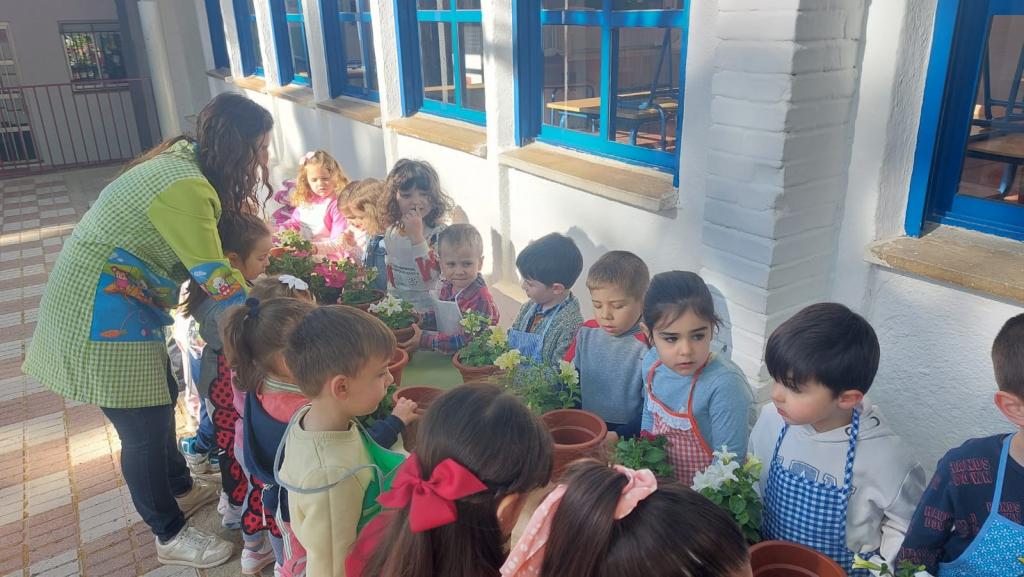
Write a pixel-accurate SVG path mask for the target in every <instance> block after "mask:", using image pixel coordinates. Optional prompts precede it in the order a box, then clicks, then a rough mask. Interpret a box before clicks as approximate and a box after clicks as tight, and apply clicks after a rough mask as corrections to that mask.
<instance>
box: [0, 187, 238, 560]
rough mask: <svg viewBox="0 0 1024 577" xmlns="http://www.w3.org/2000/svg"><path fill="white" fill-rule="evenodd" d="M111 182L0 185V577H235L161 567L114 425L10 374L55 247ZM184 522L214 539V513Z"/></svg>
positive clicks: (57, 249) (32, 321)
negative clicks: (132, 493)
mask: <svg viewBox="0 0 1024 577" xmlns="http://www.w3.org/2000/svg"><path fill="white" fill-rule="evenodd" d="M114 174H115V171H114V170H112V169H92V170H83V171H76V172H66V173H60V174H52V175H42V176H36V177H32V178H22V179H16V180H0V576H2V577H13V576H19V577H28V576H33V577H36V576H38V577H43V576H45V577H66V576H71V575H85V576H88V577H94V576H95V577H99V576H114V575H125V576H137V575H147V576H160V577H171V576H186V575H187V576H197V575H208V576H211V577H213V576H219V575H237V574H239V566H238V561H237V560H232V561H229V562H228V563H227V564H226V565H224V566H222V567H220V568H218V569H214V570H210V571H196V570H194V569H188V568H183V567H169V566H168V567H163V566H161V565H160V564H159V563H158V562H157V560H156V550H155V548H154V546H153V536H152V534H151V533H150V532H149V528H148V527H146V525H144V524H143V523H141V522H140V519H139V516H138V514H137V513H136V512H135V508H134V507H133V506H132V502H131V498H130V497H129V495H128V490H127V487H126V486H125V485H124V481H123V479H122V478H121V474H120V463H119V461H118V458H119V455H120V441H119V440H118V438H117V434H116V433H115V431H114V428H113V426H112V425H110V423H109V422H107V421H106V419H104V417H103V414H102V413H101V412H100V410H99V409H98V408H96V407H93V406H89V405H81V404H78V403H73V402H68V401H64V400H63V399H62V398H61V397H59V396H57V395H55V394H53V393H51V392H50V391H49V390H47V389H46V388H45V387H43V386H41V385H40V384H39V383H36V382H35V381H33V380H32V379H31V378H29V377H26V376H24V375H22V374H21V371H20V367H21V363H22V360H23V359H24V352H25V345H26V344H27V343H28V342H29V341H30V340H31V338H32V331H33V329H34V327H35V319H36V313H37V311H38V306H39V299H40V297H41V296H42V293H43V289H44V288H45V285H46V279H47V273H48V272H49V270H50V269H51V268H52V267H53V263H54V262H55V261H56V258H57V255H58V254H59V252H60V248H61V244H62V242H63V239H64V238H66V237H67V236H68V235H69V234H70V233H71V230H72V229H73V228H74V225H75V223H76V222H77V221H78V219H79V218H80V217H81V216H82V214H84V212H85V211H86V210H87V209H88V206H89V204H90V203H91V202H92V200H93V199H95V197H96V195H97V194H98V193H99V191H100V189H101V188H102V187H103V185H104V184H105V183H106V182H107V181H108V180H109V179H110V178H112V177H113V175H114ZM179 422H180V423H182V424H183V423H184V422H185V421H184V419H179ZM193 519H194V521H193V522H195V523H196V524H197V525H199V526H202V527H204V528H207V529H216V530H218V531H222V530H221V529H220V525H219V517H218V516H217V514H216V510H215V506H213V505H211V506H209V507H207V508H206V509H205V510H203V511H201V512H200V513H199V514H197V516H196V517H194V518H193ZM223 534H224V536H225V537H233V538H235V539H237V535H231V534H230V533H227V532H223Z"/></svg>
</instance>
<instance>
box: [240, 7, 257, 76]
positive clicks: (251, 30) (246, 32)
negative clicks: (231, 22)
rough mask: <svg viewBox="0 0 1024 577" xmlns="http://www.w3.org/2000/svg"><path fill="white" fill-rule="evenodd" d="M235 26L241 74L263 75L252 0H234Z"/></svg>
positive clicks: (254, 8)
mask: <svg viewBox="0 0 1024 577" xmlns="http://www.w3.org/2000/svg"><path fill="white" fill-rule="evenodd" d="M234 6H235V27H236V28H237V30H238V52H239V55H240V56H241V59H242V74H243V75H245V76H253V75H255V76H263V53H262V51H261V50H260V35H259V26H258V24H257V23H256V6H255V5H254V4H253V0H234Z"/></svg>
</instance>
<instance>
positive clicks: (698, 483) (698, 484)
mask: <svg viewBox="0 0 1024 577" xmlns="http://www.w3.org/2000/svg"><path fill="white" fill-rule="evenodd" d="M719 486H721V483H716V482H715V480H714V479H712V477H711V475H709V474H708V472H707V471H701V472H700V473H697V474H696V475H694V476H693V490H694V491H697V492H700V491H702V490H704V489H713V490H718V487H719Z"/></svg>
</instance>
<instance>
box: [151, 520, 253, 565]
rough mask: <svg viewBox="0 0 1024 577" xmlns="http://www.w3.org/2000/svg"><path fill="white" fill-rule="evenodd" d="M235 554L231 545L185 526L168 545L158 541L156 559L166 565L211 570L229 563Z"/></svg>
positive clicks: (199, 530)
mask: <svg viewBox="0 0 1024 577" xmlns="http://www.w3.org/2000/svg"><path fill="white" fill-rule="evenodd" d="M233 553H234V546H233V545H232V544H231V543H229V542H227V541H225V540H224V539H221V538H220V537H218V536H216V535H214V534H212V533H207V532H206V531H203V530H202V529H197V528H195V527H193V526H191V525H185V527H184V528H182V530H181V531H179V532H178V534H177V535H176V536H175V537H174V538H173V539H171V540H170V541H168V542H167V543H161V542H160V539H156V559H157V561H159V562H161V563H163V564H164V565H185V566H187V567H195V568H196V569H209V568H210V567H216V566H218V565H222V564H223V563H225V562H227V560H228V559H230V558H231V555H232V554H233Z"/></svg>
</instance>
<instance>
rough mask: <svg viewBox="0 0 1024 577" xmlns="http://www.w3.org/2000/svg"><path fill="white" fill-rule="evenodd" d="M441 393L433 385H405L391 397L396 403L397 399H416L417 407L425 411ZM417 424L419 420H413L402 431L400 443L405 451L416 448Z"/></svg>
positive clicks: (440, 390) (441, 391)
mask: <svg viewBox="0 0 1024 577" xmlns="http://www.w3.org/2000/svg"><path fill="white" fill-rule="evenodd" d="M442 393H444V391H443V390H442V389H435V388H434V387H405V388H402V389H398V390H397V391H395V394H394V395H393V396H392V399H393V400H394V401H395V402H396V403H397V402H398V399H409V400H410V401H416V404H417V405H419V408H420V409H422V410H424V411H425V410H427V409H428V408H430V404H431V403H433V402H434V399H436V398H437V397H440V396H441V394H442ZM418 425H419V421H415V422H413V423H412V424H410V425H409V426H407V427H406V428H405V431H403V432H402V444H403V445H405V450H406V451H409V452H412V451H414V450H416V431H417V429H418Z"/></svg>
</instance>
